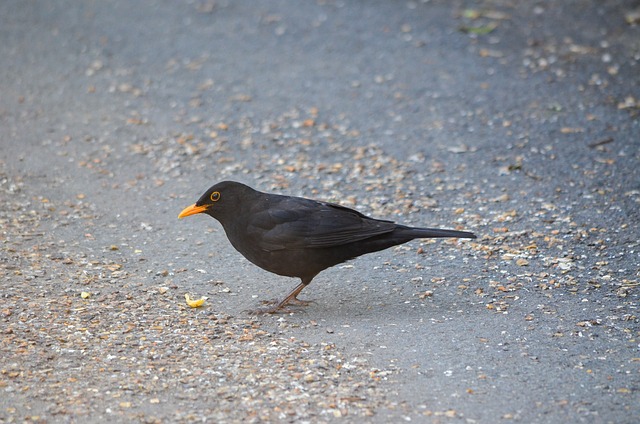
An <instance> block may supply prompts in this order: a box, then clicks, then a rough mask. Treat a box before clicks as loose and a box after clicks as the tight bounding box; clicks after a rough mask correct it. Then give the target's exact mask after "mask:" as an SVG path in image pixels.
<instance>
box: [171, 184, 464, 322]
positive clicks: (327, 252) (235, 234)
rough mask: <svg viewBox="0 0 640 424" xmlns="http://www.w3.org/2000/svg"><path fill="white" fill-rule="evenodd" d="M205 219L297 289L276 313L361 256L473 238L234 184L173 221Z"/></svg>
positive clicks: (212, 191)
mask: <svg viewBox="0 0 640 424" xmlns="http://www.w3.org/2000/svg"><path fill="white" fill-rule="evenodd" d="M198 213H205V214H207V215H209V216H211V217H213V218H215V219H217V220H218V221H219V222H220V224H222V227H223V228H224V231H225V233H226V234H227V238H228V239H229V241H230V242H231V244H232V245H233V247H234V248H235V249H236V250H237V251H238V252H240V253H241V254H242V255H243V256H244V257H245V258H247V259H248V260H249V261H251V262H253V263H254V264H255V265H257V266H259V267H260V268H262V269H264V270H267V271H270V272H273V273H275V274H278V275H284V276H287V277H298V278H300V280H301V283H300V284H299V285H298V286H297V287H296V288H294V289H293V290H292V291H291V292H290V293H289V294H288V295H287V296H286V297H285V298H284V299H283V300H282V301H281V302H279V303H277V304H276V305H275V307H273V308H270V309H268V310H265V311H264V312H270V313H274V312H277V311H279V310H281V309H283V308H284V307H285V306H286V305H287V304H293V303H297V304H307V303H308V302H304V301H301V300H299V299H298V298H297V296H298V294H299V293H300V292H301V291H302V289H304V288H305V287H306V286H307V285H308V284H309V283H310V282H311V280H312V279H313V277H315V276H316V275H317V274H318V273H319V272H320V271H322V270H324V269H327V268H329V267H332V266H334V265H337V264H339V263H342V262H345V261H347V260H349V259H353V258H355V257H357V256H360V255H364V254H365V253H371V252H376V251H378V250H383V249H387V248H389V247H391V246H395V245H398V244H402V243H406V242H408V241H410V240H413V239H415V238H432V237H459V238H476V236H475V234H473V233H470V232H467V231H455V230H441V229H435V228H414V227H407V226H404V225H399V224H395V223H394V222H392V221H384V220H379V219H373V218H370V217H368V216H365V215H363V214H362V213H360V212H358V211H355V210H353V209H349V208H347V207H344V206H340V205H337V204H334V203H328V202H321V201H316V200H311V199H305V198H302V197H290V196H282V195H278V194H269V193H262V192H260V191H257V190H254V189H253V188H251V187H249V186H246V185H244V184H241V183H237V182H234V181H223V182H221V183H218V184H216V185H214V186H212V187H211V188H209V189H208V190H207V191H206V192H205V193H204V194H203V195H202V197H200V199H198V201H197V202H196V203H195V204H193V205H191V206H188V207H187V208H185V209H184V210H183V211H182V212H181V213H180V215H178V218H184V217H186V216H189V215H194V214H198Z"/></svg>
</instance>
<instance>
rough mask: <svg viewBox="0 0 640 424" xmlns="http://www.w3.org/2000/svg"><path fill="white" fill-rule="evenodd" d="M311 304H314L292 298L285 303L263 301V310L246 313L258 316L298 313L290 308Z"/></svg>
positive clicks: (311, 301)
mask: <svg viewBox="0 0 640 424" xmlns="http://www.w3.org/2000/svg"><path fill="white" fill-rule="evenodd" d="M312 303H315V302H314V301H313V300H300V299H298V298H297V297H292V298H291V299H288V300H287V301H286V302H285V301H282V302H280V301H278V300H263V301H262V304H263V305H265V307H264V308H258V309H254V310H250V311H247V312H249V313H251V314H259V315H266V314H290V313H293V312H296V311H298V309H292V308H297V307H300V306H308V305H310V304H312Z"/></svg>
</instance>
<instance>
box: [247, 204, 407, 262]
mask: <svg viewBox="0 0 640 424" xmlns="http://www.w3.org/2000/svg"><path fill="white" fill-rule="evenodd" d="M251 224H252V226H254V227H255V230H256V231H259V232H260V234H261V237H260V243H261V244H262V248H263V249H265V250H283V249H300V248H325V247H333V246H340V245H343V244H347V243H352V242H356V241H359V240H364V239H367V238H370V237H373V236H377V235H380V234H385V233H389V232H391V231H393V230H394V229H395V228H396V224H394V223H393V222H391V221H382V220H376V219H372V218H369V217H367V216H365V215H363V214H361V213H360V212H358V211H355V210H353V209H349V208H346V207H344V206H340V205H336V204H333V203H325V202H316V201H313V200H308V199H299V198H294V199H293V200H289V199H286V200H283V201H282V202H280V203H279V204H278V205H277V207H270V208H268V209H265V210H264V211H263V212H262V213H260V214H255V215H254V219H253V220H252V223H251ZM256 239H257V238H256Z"/></svg>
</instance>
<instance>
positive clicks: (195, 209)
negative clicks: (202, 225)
mask: <svg viewBox="0 0 640 424" xmlns="http://www.w3.org/2000/svg"><path fill="white" fill-rule="evenodd" d="M206 210H207V206H205V205H203V206H196V205H195V204H193V205H191V206H187V207H186V208H184V210H183V211H182V212H180V215H178V218H184V217H185V216H189V215H195V214H197V213H202V212H204V211H206Z"/></svg>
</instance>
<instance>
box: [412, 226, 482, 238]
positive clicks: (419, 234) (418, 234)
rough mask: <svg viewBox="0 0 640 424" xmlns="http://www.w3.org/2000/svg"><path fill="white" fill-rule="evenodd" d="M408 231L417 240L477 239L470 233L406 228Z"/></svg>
mask: <svg viewBox="0 0 640 424" xmlns="http://www.w3.org/2000/svg"><path fill="white" fill-rule="evenodd" d="M406 229H407V230H408V231H409V232H410V233H411V235H412V236H414V237H415V238H436V237H438V238H439V237H457V238H470V239H474V238H476V235H475V234H473V233H470V232H468V231H457V230H441V229H439V228H417V227H406Z"/></svg>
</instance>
